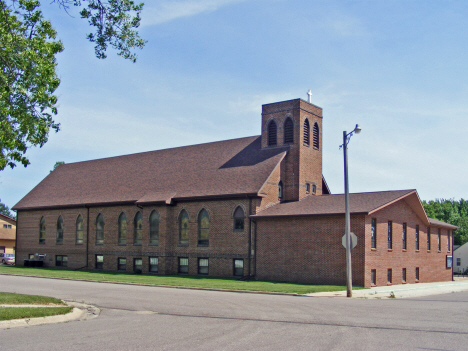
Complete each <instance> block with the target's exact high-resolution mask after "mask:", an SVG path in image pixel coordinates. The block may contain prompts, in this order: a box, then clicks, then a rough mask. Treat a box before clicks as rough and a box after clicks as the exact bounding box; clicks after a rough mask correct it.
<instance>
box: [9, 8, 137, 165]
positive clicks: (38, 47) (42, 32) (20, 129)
mask: <svg viewBox="0 0 468 351" xmlns="http://www.w3.org/2000/svg"><path fill="white" fill-rule="evenodd" d="M52 2H55V3H57V4H58V5H59V6H61V7H62V8H64V9H65V11H68V10H70V6H76V7H80V8H81V11H80V15H81V17H82V18H84V19H87V20H88V22H89V24H90V25H91V26H92V27H94V28H95V32H94V33H89V34H88V39H89V40H90V41H91V42H93V43H95V53H96V56H97V57H98V58H101V59H102V58H105V57H106V54H105V52H106V49H107V47H108V46H111V47H112V48H114V49H117V50H118V55H120V56H122V57H124V58H126V59H129V60H131V61H133V62H135V60H136V55H135V54H134V53H132V51H131V50H132V49H133V48H142V47H143V46H144V44H145V41H144V40H142V39H141V38H140V37H139V35H138V32H137V31H136V28H138V26H139V24H140V12H141V10H142V8H143V4H138V5H137V4H135V3H134V2H133V1H131V0H109V1H101V0H88V1H79V0H52ZM82 3H83V4H84V3H86V4H87V6H84V5H82ZM56 35H57V33H56V31H55V30H54V29H53V28H52V25H51V23H50V22H49V21H47V20H45V19H44V17H43V15H42V12H41V10H40V1H38V0H9V1H8V0H0V63H1V70H0V170H3V169H5V167H6V166H10V167H11V168H13V167H15V166H16V164H17V163H20V164H23V165H24V166H27V165H28V164H29V163H30V161H29V160H28V158H27V157H26V156H25V153H26V151H27V149H28V148H29V147H31V146H40V147H42V146H43V145H44V144H45V143H46V142H47V140H48V137H49V132H50V131H51V130H52V131H53V130H55V131H56V132H57V131H58V130H59V127H60V125H59V124H58V123H55V122H54V120H53V116H54V115H56V114H57V97H56V96H55V95H54V92H55V91H56V89H57V88H58V86H59V84H60V80H59V78H58V77H57V74H56V72H55V68H56V65H57V63H56V59H55V56H56V54H58V53H60V52H61V51H63V45H62V43H61V42H60V41H59V40H57V39H56Z"/></svg>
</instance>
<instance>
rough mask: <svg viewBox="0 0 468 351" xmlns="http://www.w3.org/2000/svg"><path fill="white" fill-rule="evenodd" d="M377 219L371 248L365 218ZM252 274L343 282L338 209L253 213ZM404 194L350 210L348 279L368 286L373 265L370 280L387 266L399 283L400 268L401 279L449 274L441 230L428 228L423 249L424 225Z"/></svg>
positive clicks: (380, 280) (379, 279) (379, 278)
mask: <svg viewBox="0 0 468 351" xmlns="http://www.w3.org/2000/svg"><path fill="white" fill-rule="evenodd" d="M372 218H375V219H376V220H377V248H376V249H371V221H372ZM388 221H392V229H393V240H392V244H393V245H392V247H393V248H392V249H391V250H389V249H388V241H387V234H388ZM257 222H258V226H257V233H256V236H257V271H256V273H257V278H258V279H261V280H279V281H291V282H302V283H308V284H342V285H345V284H346V256H345V255H346V253H345V249H344V247H343V246H342V244H341V237H342V236H343V234H344V215H341V216H310V217H282V218H280V217H278V218H268V219H265V218H259V219H258V220H257ZM403 223H406V224H407V234H406V235H407V249H406V250H403V240H402V228H403ZM423 223H424V222H423V221H422V220H421V219H420V218H418V217H417V215H416V214H415V213H414V212H413V210H412V209H411V207H410V206H409V205H408V204H407V203H406V201H405V200H400V201H398V202H396V203H394V204H391V205H389V206H387V207H385V208H384V209H382V210H380V211H377V212H375V213H374V214H372V215H370V216H364V215H353V216H351V231H352V232H354V233H355V234H356V236H357V237H358V244H357V246H356V247H355V248H354V249H353V250H352V251H351V254H352V268H353V285H359V286H365V287H369V286H371V270H373V269H375V270H376V285H377V286H381V285H387V270H388V269H392V283H393V284H401V283H402V269H403V268H406V279H407V280H406V281H407V283H415V269H416V267H419V282H436V281H450V280H452V270H451V268H446V256H447V255H451V254H452V252H451V251H450V250H447V230H446V229H442V230H441V250H440V251H439V250H438V228H436V227H432V228H431V250H430V251H428V250H427V246H426V245H427V244H426V241H427V240H426V239H427V227H426V225H425V224H423ZM416 224H418V225H419V236H420V238H419V241H420V244H419V245H420V246H419V247H420V250H419V251H417V250H415V226H416Z"/></svg>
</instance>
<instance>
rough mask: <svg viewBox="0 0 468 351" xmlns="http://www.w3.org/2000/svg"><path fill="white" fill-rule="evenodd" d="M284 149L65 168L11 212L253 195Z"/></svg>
mask: <svg viewBox="0 0 468 351" xmlns="http://www.w3.org/2000/svg"><path fill="white" fill-rule="evenodd" d="M288 149H289V146H285V147H278V148H269V149H261V137H260V136H253V137H247V138H240V139H233V140H226V141H219V142H213V143H207V144H199V145H192V146H184V147H178V148H172V149H165V150H158V151H150V152H143V153H138V154H131V155H125V156H117V157H110V158H104V159H99V160H92V161H84V162H77V163H69V164H64V165H60V166H58V167H57V168H56V169H55V170H54V171H53V172H51V173H50V174H49V175H48V176H47V177H46V178H45V179H44V180H42V182H40V183H39V184H38V185H37V186H36V187H35V188H34V189H33V190H31V191H30V192H29V193H28V194H27V195H26V196H25V197H24V198H23V199H21V200H20V201H19V202H18V203H17V204H16V205H15V206H14V207H13V209H14V210H24V209H33V208H46V207H64V206H68V207H73V206H85V205H98V204H99V205H101V204H102V205H105V204H117V203H135V202H136V203H139V204H144V203H146V204H148V203H171V201H172V200H174V199H186V198H197V197H216V196H241V195H257V193H258V191H259V190H260V188H261V187H262V185H263V183H264V182H265V181H266V179H267V178H268V176H269V175H270V173H271V172H272V171H273V169H274V168H275V167H276V165H277V164H278V163H279V162H280V161H281V159H282V158H283V157H284V155H285V154H286V152H287V150H288Z"/></svg>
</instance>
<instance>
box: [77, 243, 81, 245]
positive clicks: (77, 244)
mask: <svg viewBox="0 0 468 351" xmlns="http://www.w3.org/2000/svg"><path fill="white" fill-rule="evenodd" d="M75 245H83V243H75Z"/></svg>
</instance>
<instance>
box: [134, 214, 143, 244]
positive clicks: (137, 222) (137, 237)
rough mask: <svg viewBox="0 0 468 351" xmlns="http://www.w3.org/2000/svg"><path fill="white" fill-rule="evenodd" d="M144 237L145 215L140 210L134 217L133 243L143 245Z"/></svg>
mask: <svg viewBox="0 0 468 351" xmlns="http://www.w3.org/2000/svg"><path fill="white" fill-rule="evenodd" d="M142 239H143V216H142V215H141V212H140V211H138V212H137V213H136V215H135V218H134V219H133V245H141V242H142Z"/></svg>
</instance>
